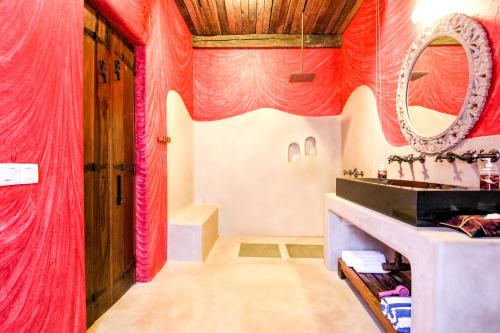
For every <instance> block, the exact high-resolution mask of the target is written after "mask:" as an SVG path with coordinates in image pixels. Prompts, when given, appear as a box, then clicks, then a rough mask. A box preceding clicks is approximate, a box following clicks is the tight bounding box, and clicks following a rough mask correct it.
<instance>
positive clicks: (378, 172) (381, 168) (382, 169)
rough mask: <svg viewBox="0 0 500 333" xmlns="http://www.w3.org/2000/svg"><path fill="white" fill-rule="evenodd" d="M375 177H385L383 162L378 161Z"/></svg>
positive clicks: (385, 169)
mask: <svg viewBox="0 0 500 333" xmlns="http://www.w3.org/2000/svg"><path fill="white" fill-rule="evenodd" d="M377 178H378V179H387V168H386V166H385V163H384V162H382V163H380V165H379V167H378V171H377Z"/></svg>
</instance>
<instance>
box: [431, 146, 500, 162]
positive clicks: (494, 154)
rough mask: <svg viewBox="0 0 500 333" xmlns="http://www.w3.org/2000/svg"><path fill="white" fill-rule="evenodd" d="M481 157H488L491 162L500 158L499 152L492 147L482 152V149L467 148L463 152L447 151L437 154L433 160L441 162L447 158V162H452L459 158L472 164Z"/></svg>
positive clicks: (481, 158)
mask: <svg viewBox="0 0 500 333" xmlns="http://www.w3.org/2000/svg"><path fill="white" fill-rule="evenodd" d="M483 159H490V160H491V162H496V161H498V160H499V159H500V152H499V151H498V150H497V149H492V150H490V151H489V152H487V153H485V152H484V149H481V150H480V151H479V152H477V151H476V150H467V151H466V152H465V153H463V154H456V153H454V152H451V151H449V152H446V153H444V154H437V155H436V158H435V161H436V162H443V161H444V160H447V161H448V162H450V163H452V162H454V161H455V160H461V161H464V162H467V163H469V164H472V163H475V162H477V161H478V160H483Z"/></svg>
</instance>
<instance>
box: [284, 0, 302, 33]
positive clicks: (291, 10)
mask: <svg viewBox="0 0 500 333" xmlns="http://www.w3.org/2000/svg"><path fill="white" fill-rule="evenodd" d="M298 3H299V0H291V1H290V7H289V8H288V12H287V14H286V20H285V25H284V27H283V33H285V34H288V33H290V30H292V22H293V17H294V16H295V11H296V10H297V5H298Z"/></svg>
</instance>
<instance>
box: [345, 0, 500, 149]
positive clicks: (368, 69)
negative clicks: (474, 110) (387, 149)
mask: <svg viewBox="0 0 500 333" xmlns="http://www.w3.org/2000/svg"><path fill="white" fill-rule="evenodd" d="M376 3H377V1H376V0H365V1H364V2H363V5H362V6H361V8H360V10H359V12H358V13H357V14H356V16H355V17H354V19H353V21H352V22H351V24H350V25H349V27H348V28H347V30H346V32H345V33H344V36H343V45H342V58H343V61H342V71H343V76H342V101H343V103H344V102H345V101H346V100H347V98H348V96H349V95H350V94H351V93H352V92H353V91H354V89H356V88H357V87H359V86H360V85H368V86H370V87H371V88H372V89H373V91H374V93H375V95H376V97H377V103H378V109H379V116H380V121H381V124H382V129H383V131H384V134H385V136H386V139H387V140H388V142H389V143H391V144H393V145H397V146H401V145H405V144H406V141H405V140H404V137H403V136H402V134H401V131H400V129H399V124H398V120H397V115H396V108H395V103H396V90H397V84H398V75H399V70H400V68H401V64H402V63H403V60H404V58H405V56H406V53H407V52H408V49H409V47H410V45H411V43H412V41H413V39H414V37H415V36H416V35H417V33H418V31H417V28H416V27H415V26H414V25H413V23H412V22H411V19H410V17H411V13H412V11H413V10H414V8H415V6H416V5H417V3H418V1H417V0H409V1H380V7H379V12H380V16H379V17H380V25H379V27H380V30H379V37H380V38H379V43H378V45H376V40H375V38H374V36H376V34H377V29H376V27H377V25H376V23H377V16H376V13H377V6H376ZM468 4H469V5H471V8H472V9H470V11H469V12H467V13H465V14H467V15H469V16H471V17H474V18H476V19H477V20H478V21H479V22H480V23H481V24H482V25H483V26H484V27H485V29H486V31H487V33H488V35H489V39H490V45H491V47H492V55H493V62H494V66H493V67H494V73H493V80H492V87H491V89H490V95H489V99H488V102H487V104H486V107H485V109H484V111H483V114H482V116H481V118H480V120H479V121H478V123H477V125H476V127H475V128H474V129H473V130H472V131H471V133H469V137H477V136H486V135H496V134H500V125H499V124H500V107H499V106H500V94H499V92H500V83H499V81H498V73H499V68H498V66H497V65H496V64H497V62H498V61H499V59H500V38H499V37H500V4H499V3H498V1H497V0H483V1H475V0H468ZM377 47H378V51H379V52H378V61H376V60H377V55H376V49H377ZM376 73H378V78H379V79H378V80H377V79H376Z"/></svg>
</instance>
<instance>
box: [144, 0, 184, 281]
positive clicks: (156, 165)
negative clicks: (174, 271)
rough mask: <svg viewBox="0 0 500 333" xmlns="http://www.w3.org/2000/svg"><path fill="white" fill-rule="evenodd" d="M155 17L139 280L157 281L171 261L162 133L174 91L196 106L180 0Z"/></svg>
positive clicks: (166, 0) (159, 7) (168, 2)
mask: <svg viewBox="0 0 500 333" xmlns="http://www.w3.org/2000/svg"><path fill="white" fill-rule="evenodd" d="M152 20H153V22H154V26H153V28H152V31H151V36H150V39H149V41H148V45H147V48H146V79H147V80H146V110H147V111H146V114H147V116H146V138H145V143H146V156H145V157H146V160H147V167H146V175H147V179H146V182H147V197H146V201H145V202H146V203H147V223H145V224H143V225H142V226H141V227H139V226H138V229H137V232H138V234H137V236H138V240H137V246H138V250H139V251H140V252H141V253H142V254H143V256H144V257H145V258H147V263H144V265H143V266H141V267H139V265H138V267H137V279H138V280H139V281H149V280H151V279H152V278H153V277H154V276H155V275H156V273H157V272H158V271H159V270H160V269H161V267H162V266H163V264H164V263H165V260H166V259H167V252H166V251H167V163H166V161H167V155H166V154H167V147H166V145H165V144H161V143H158V136H163V135H166V134H167V127H166V121H167V120H166V112H167V109H166V103H167V94H168V92H169V91H170V90H175V91H177V92H178V93H179V94H180V95H181V96H182V99H183V100H184V102H185V104H186V106H187V108H188V110H192V108H193V107H192V104H193V50H192V45H191V33H190V32H189V30H188V28H187V26H186V24H185V23H184V20H183V18H182V16H181V14H180V13H179V11H178V9H177V6H176V4H175V0H161V1H158V2H156V5H155V7H154V9H153V16H152Z"/></svg>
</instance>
